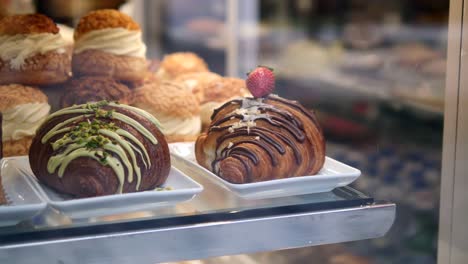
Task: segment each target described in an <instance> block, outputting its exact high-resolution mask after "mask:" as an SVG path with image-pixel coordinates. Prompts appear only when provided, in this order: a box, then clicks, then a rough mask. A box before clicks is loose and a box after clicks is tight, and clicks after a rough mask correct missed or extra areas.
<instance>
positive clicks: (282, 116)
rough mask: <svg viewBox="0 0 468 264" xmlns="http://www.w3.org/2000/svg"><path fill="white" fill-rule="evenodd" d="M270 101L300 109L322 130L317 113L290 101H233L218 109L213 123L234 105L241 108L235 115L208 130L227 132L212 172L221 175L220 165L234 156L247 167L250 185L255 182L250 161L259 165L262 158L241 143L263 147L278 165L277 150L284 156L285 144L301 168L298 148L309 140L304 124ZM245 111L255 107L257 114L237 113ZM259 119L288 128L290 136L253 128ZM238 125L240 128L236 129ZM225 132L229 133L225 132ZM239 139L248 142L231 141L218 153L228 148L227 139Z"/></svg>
mask: <svg viewBox="0 0 468 264" xmlns="http://www.w3.org/2000/svg"><path fill="white" fill-rule="evenodd" d="M266 100H271V101H276V102H279V103H282V104H285V105H287V106H290V107H292V108H294V109H296V110H298V111H299V112H301V113H303V114H304V115H305V116H307V117H308V118H309V119H311V120H312V122H313V123H314V124H315V125H317V127H318V122H317V120H316V118H315V116H314V115H313V113H311V112H310V111H309V110H307V109H306V108H304V107H303V106H301V105H300V104H298V103H297V102H295V101H290V100H286V99H283V98H281V97H277V96H268V97H267V98H262V99H254V98H245V99H236V100H232V101H229V102H227V103H225V104H223V105H222V106H220V107H219V108H217V109H215V110H214V112H213V115H212V116H211V119H212V120H214V119H215V118H216V116H217V115H218V113H219V112H220V111H222V110H223V109H225V108H226V107H229V106H230V105H233V104H235V105H238V107H236V108H235V109H234V111H233V112H232V113H230V114H228V115H226V116H225V117H222V118H220V119H219V120H216V121H215V122H213V123H212V124H211V127H210V129H209V130H208V133H213V132H220V131H223V133H224V134H222V135H221V136H220V137H219V138H218V139H217V140H216V153H217V155H216V158H215V160H213V162H212V163H211V166H212V170H213V171H214V172H215V173H217V174H219V168H218V169H217V170H216V165H217V164H218V162H220V161H221V160H224V159H225V158H227V157H233V158H235V159H237V160H239V161H240V162H241V163H242V164H243V166H244V167H245V169H246V172H247V174H248V175H247V177H248V181H247V182H250V181H251V168H250V166H249V163H248V160H250V161H251V162H252V163H253V164H254V165H258V163H259V158H258V156H257V155H256V154H255V153H253V152H252V151H251V150H250V149H249V148H248V147H246V146H241V144H254V145H256V146H259V147H260V148H262V149H263V150H264V151H265V152H266V153H267V154H268V156H269V157H270V160H271V163H272V165H273V166H277V165H278V159H277V157H276V156H275V155H274V153H273V152H274V151H275V150H276V151H277V152H278V153H279V154H281V155H284V154H285V153H286V149H285V148H284V146H283V143H284V144H286V145H287V146H289V147H290V148H291V149H292V151H293V153H294V158H295V161H296V164H298V165H299V164H300V163H301V162H302V155H301V153H300V151H299V149H298V147H297V143H302V142H304V140H305V139H306V134H305V131H304V125H303V123H302V122H301V120H300V119H298V118H296V117H295V116H294V115H293V114H291V113H290V112H288V111H286V110H283V109H278V108H276V107H275V106H274V105H270V104H268V103H267V102H265V101H266ZM241 108H243V109H252V108H255V109H254V110H256V112H257V113H253V114H252V113H249V112H248V111H247V112H246V113H240V112H238V111H236V109H241ZM233 119H235V120H236V123H230V124H229V125H224V126H223V124H224V123H225V122H229V121H230V120H233ZM256 120H259V121H260V120H262V121H266V122H267V123H269V124H270V125H272V126H275V127H278V128H281V129H284V130H285V131H287V132H288V133H284V134H281V133H277V132H275V131H273V130H269V129H268V128H266V127H260V126H258V125H253V126H249V124H246V123H247V122H249V121H256ZM235 124H238V125H237V126H233V125H235ZM225 130H229V131H226V132H224V131H225ZM238 137H244V138H245V139H244V140H234V142H232V143H231V142H230V143H231V144H229V145H228V146H227V147H225V148H224V149H223V150H222V151H221V152H219V151H218V149H219V148H220V146H221V145H223V144H224V145H226V144H225V142H226V141H227V140H229V139H236V138H238ZM280 141H281V142H280ZM218 153H219V155H218Z"/></svg>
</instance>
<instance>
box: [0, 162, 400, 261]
mask: <svg viewBox="0 0 468 264" xmlns="http://www.w3.org/2000/svg"><path fill="white" fill-rule="evenodd" d="M172 163H173V165H175V166H176V167H177V168H179V169H180V170H181V171H182V172H184V173H186V174H187V175H190V176H191V177H192V178H193V179H194V180H196V181H197V182H199V183H200V184H202V185H203V186H204V191H203V192H202V193H200V194H199V195H198V196H196V197H195V198H194V199H192V200H191V201H188V202H184V203H180V204H178V205H176V206H171V207H160V208H155V209H153V210H152V211H146V212H136V213H131V214H125V215H115V216H108V217H97V218H91V219H69V218H68V217H67V216H66V215H62V214H59V213H57V212H54V210H53V209H51V208H47V209H46V211H44V212H43V213H41V214H40V215H38V216H36V217H35V218H34V219H32V220H30V221H25V222H23V223H21V224H19V225H17V226H15V227H3V228H1V229H0V263H67V264H68V263H158V262H168V261H181V260H190V259H203V258H208V257H214V256H222V255H234V254H244V253H253V252H260V251H272V250H280V249H286V248H297V247H306V246H314V245H323V244H330V243H339V242H346V241H356V240H363V239H371V238H377V237H381V236H383V235H385V234H386V233H387V231H388V230H389V229H390V227H391V226H392V224H393V222H394V220H395V210H396V205H395V204H393V203H390V202H383V201H374V199H372V198H370V197H367V196H366V195H364V194H362V193H360V192H358V191H356V190H354V189H352V188H350V187H341V188H337V189H335V190H333V191H332V192H327V193H316V194H308V195H300V196H290V197H281V198H271V199H258V200H249V199H243V198H240V197H238V196H236V195H235V194H233V193H231V192H229V191H228V190H227V189H224V188H223V187H222V186H221V185H218V184H217V183H216V182H215V181H212V180H210V179H209V178H208V177H206V175H203V171H202V170H201V169H199V168H197V167H193V166H190V164H189V163H188V162H187V161H185V160H183V159H180V158H177V157H173V158H172Z"/></svg>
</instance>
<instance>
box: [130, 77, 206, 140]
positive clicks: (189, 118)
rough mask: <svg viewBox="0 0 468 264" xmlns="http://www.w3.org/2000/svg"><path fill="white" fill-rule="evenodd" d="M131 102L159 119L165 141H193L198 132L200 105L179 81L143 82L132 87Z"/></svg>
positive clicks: (199, 128) (199, 127) (199, 126)
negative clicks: (132, 96)
mask: <svg viewBox="0 0 468 264" xmlns="http://www.w3.org/2000/svg"><path fill="white" fill-rule="evenodd" d="M133 105H134V106H136V107H138V108H141V109H144V110H146V111H148V112H149V113H151V114H152V115H154V116H155V117H156V118H157V119H158V120H159V122H160V123H161V125H162V132H163V133H164V135H165V136H166V138H167V140H168V142H177V141H193V140H195V139H196V137H197V136H198V134H199V133H200V130H201V122H200V106H199V104H198V101H197V99H196V98H195V95H193V94H192V93H191V92H190V91H189V90H188V89H187V88H186V87H184V84H182V83H180V82H174V81H159V82H152V83H146V84H145V85H143V86H141V87H138V88H136V89H135V90H134V101H133Z"/></svg>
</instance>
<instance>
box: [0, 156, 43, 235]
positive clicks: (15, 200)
mask: <svg viewBox="0 0 468 264" xmlns="http://www.w3.org/2000/svg"><path fill="white" fill-rule="evenodd" d="M16 160H17V158H16V157H11V158H4V159H2V161H1V163H0V170H1V171H0V175H1V177H0V178H1V180H2V185H3V189H4V192H5V195H6V198H7V200H8V202H9V204H8V205H0V226H7V225H15V224H17V223H19V222H21V221H23V220H29V219H32V218H33V217H34V216H35V215H37V214H38V213H40V212H41V211H42V210H44V209H45V208H46V206H47V203H46V202H45V200H44V199H43V198H42V197H41V196H40V194H39V191H38V189H37V187H35V186H34V184H33V183H31V182H30V181H28V179H27V176H25V175H24V174H23V173H21V172H20V171H19V170H18V168H17V166H16V165H15V164H16Z"/></svg>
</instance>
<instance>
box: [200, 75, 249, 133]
mask: <svg viewBox="0 0 468 264" xmlns="http://www.w3.org/2000/svg"><path fill="white" fill-rule="evenodd" d="M247 96H250V92H249V91H248V89H247V87H246V85H245V81H244V80H242V79H238V78H231V77H224V78H220V79H218V80H214V81H212V82H211V83H209V84H208V85H207V86H206V87H205V88H204V92H203V100H202V101H201V103H200V117H201V121H202V126H203V127H207V126H208V125H209V124H210V123H211V115H212V114H213V110H214V109H216V108H218V107H219V106H221V105H222V104H224V103H225V102H227V101H229V100H232V99H234V98H237V97H247Z"/></svg>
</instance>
